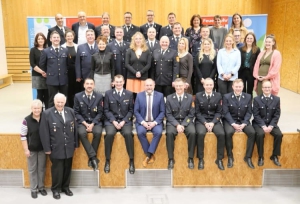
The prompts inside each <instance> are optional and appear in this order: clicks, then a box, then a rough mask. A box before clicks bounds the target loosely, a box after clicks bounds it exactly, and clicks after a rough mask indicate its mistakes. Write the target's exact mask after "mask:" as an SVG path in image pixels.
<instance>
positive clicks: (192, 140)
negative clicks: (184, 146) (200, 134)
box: [166, 123, 196, 159]
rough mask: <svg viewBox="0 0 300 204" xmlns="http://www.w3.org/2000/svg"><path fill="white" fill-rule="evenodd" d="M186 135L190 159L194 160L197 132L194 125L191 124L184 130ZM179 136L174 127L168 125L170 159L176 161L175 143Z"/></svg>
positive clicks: (167, 139)
mask: <svg viewBox="0 0 300 204" xmlns="http://www.w3.org/2000/svg"><path fill="white" fill-rule="evenodd" d="M184 134H185V135H186V137H187V140H188V141H187V142H188V155H189V158H194V152H195V145H196V130H195V125H194V123H190V124H189V125H188V126H187V127H185V128H184ZM177 135H178V132H177V129H176V127H175V126H173V125H167V128H166V136H167V138H166V145H167V151H168V157H169V159H174V141H175V139H176V136H177Z"/></svg>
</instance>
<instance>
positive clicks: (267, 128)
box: [252, 80, 283, 166]
mask: <svg viewBox="0 0 300 204" xmlns="http://www.w3.org/2000/svg"><path fill="white" fill-rule="evenodd" d="M271 90H272V83H271V82H270V81H268V80H265V81H263V82H262V91H263V94H262V95H259V96H256V97H255V98H254V101H253V116H254V119H253V121H252V125H253V127H254V129H255V132H256V144H257V150H258V156H259V158H258V166H263V165H264V138H265V133H270V134H271V135H272V136H273V137H274V146H273V153H272V156H271V157H270V159H271V160H272V161H273V162H274V164H275V165H276V166H281V164H280V162H279V160H278V156H280V149H281V142H282V136H283V135H282V133H281V130H280V129H279V127H278V125H277V124H278V121H279V118H280V112H281V111H280V98H279V97H277V96H274V95H272V94H271Z"/></svg>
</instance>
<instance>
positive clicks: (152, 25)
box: [140, 10, 161, 40]
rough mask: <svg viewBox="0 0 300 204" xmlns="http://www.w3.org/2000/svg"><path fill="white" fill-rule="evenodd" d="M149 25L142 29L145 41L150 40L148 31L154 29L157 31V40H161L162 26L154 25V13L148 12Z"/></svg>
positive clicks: (146, 24)
mask: <svg viewBox="0 0 300 204" xmlns="http://www.w3.org/2000/svg"><path fill="white" fill-rule="evenodd" d="M147 21H148V22H147V23H145V24H144V25H142V26H141V27H140V30H141V33H143V35H144V37H145V39H148V36H147V31H148V29H149V28H154V29H155V30H156V39H157V40H159V33H160V29H161V25H159V24H157V23H154V11H152V10H148V11H147Z"/></svg>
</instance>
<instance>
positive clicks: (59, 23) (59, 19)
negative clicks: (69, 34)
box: [47, 13, 70, 47]
mask: <svg viewBox="0 0 300 204" xmlns="http://www.w3.org/2000/svg"><path fill="white" fill-rule="evenodd" d="M55 21H56V26H54V27H52V28H49V29H48V34H47V44H48V47H50V46H51V45H52V43H51V41H50V34H51V33H52V32H53V31H56V32H58V33H59V35H60V45H62V44H64V43H65V42H66V39H65V32H66V31H67V30H70V28H68V27H66V26H64V21H63V16H62V15H61V14H60V13H58V14H56V15H55Z"/></svg>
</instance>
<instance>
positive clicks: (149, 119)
mask: <svg viewBox="0 0 300 204" xmlns="http://www.w3.org/2000/svg"><path fill="white" fill-rule="evenodd" d="M151 108H152V105H151V94H148V107H147V115H148V118H147V120H148V122H150V121H152V120H151V113H152V110H151Z"/></svg>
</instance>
